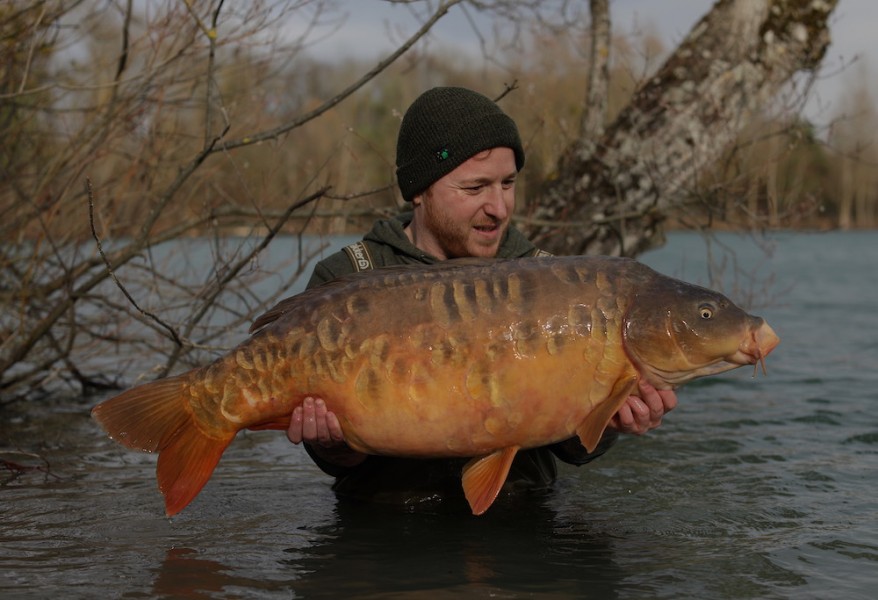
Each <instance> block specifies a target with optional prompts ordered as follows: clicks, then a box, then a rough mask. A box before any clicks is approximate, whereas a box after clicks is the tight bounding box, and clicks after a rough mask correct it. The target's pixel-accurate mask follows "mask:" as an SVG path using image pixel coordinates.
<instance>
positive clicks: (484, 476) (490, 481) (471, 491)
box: [463, 446, 518, 515]
mask: <svg viewBox="0 0 878 600" xmlns="http://www.w3.org/2000/svg"><path fill="white" fill-rule="evenodd" d="M517 452H518V446H511V447H509V448H504V449H503V450H497V451H496V452H494V453H493V454H489V455H487V456H483V457H482V458H474V459H472V460H471V461H469V462H468V463H466V465H465V466H464V467H463V493H464V494H465V495H466V500H467V502H469V505H470V508H471V509H472V511H473V514H474V515H480V514H482V513H484V512H485V511H486V510H488V508H490V506H491V504H493V503H494V500H496V499H497V494H499V493H500V488H502V487H503V484H504V483H505V482H506V477H507V476H508V475H509V468H510V467H511V466H512V460H513V459H514V458H515V454H516V453H517Z"/></svg>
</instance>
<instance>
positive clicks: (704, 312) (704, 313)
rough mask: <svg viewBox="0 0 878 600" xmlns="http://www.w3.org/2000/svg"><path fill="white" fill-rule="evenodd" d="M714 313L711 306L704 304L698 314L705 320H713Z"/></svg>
mask: <svg viewBox="0 0 878 600" xmlns="http://www.w3.org/2000/svg"><path fill="white" fill-rule="evenodd" d="M713 311H714V308H713V306H711V305H710V304H702V305H701V306H699V307H698V314H699V315H701V318H702V319H705V320H707V319H712V318H713Z"/></svg>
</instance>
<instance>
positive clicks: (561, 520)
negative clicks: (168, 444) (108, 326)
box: [0, 233, 878, 599]
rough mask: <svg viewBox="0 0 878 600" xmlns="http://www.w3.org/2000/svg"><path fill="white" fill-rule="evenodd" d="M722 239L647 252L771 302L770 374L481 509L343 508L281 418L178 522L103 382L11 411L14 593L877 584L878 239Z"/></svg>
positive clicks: (715, 391) (536, 594) (721, 382)
mask: <svg viewBox="0 0 878 600" xmlns="http://www.w3.org/2000/svg"><path fill="white" fill-rule="evenodd" d="M718 242H719V243H720V245H718V244H717V242H713V243H712V244H711V245H710V247H709V249H710V250H711V252H714V258H715V259H716V260H715V261H714V267H715V268H714V269H713V271H712V272H713V275H714V280H713V281H712V282H711V279H710V277H709V272H708V269H707V267H706V261H705V256H706V255H707V249H708V247H707V246H706V245H705V242H704V241H703V240H702V239H701V238H700V237H699V236H697V235H694V234H674V235H672V236H671V237H670V240H669V243H668V245H667V246H666V247H664V248H662V249H661V250H659V251H656V252H652V253H649V254H647V255H645V256H644V257H643V261H644V262H646V263H648V264H650V265H651V266H654V267H655V268H657V269H659V270H661V271H662V272H665V273H667V274H670V275H674V276H678V277H681V278H684V279H687V280H689V281H692V282H696V283H703V284H707V283H710V284H711V285H719V284H720V283H721V284H722V285H723V286H724V287H725V288H726V291H727V293H728V294H729V295H730V296H731V297H732V298H733V299H735V300H741V299H746V300H748V301H752V302H753V304H754V305H755V306H756V308H754V309H753V310H754V312H757V313H759V314H762V315H763V316H765V317H767V319H768V320H769V322H770V323H771V324H772V326H773V327H774V328H775V329H776V331H777V332H778V334H779V335H780V337H781V338H782V343H781V345H780V346H779V347H778V349H777V351H776V352H775V353H774V354H772V356H771V357H770V358H769V360H768V361H767V367H768V376H767V377H763V376H761V375H760V376H758V377H754V376H753V375H754V374H753V371H752V370H750V369H746V368H745V369H739V370H737V371H735V372H733V373H730V374H726V375H723V376H719V377H714V378H710V379H706V380H703V381H700V382H695V383H692V384H690V385H688V386H686V387H685V388H683V389H682V390H681V391H680V393H679V398H680V406H679V408H678V409H677V410H676V411H674V412H673V413H671V414H670V415H669V416H668V417H667V419H666V422H665V424H664V425H663V426H662V427H661V428H660V429H658V430H657V431H655V432H651V433H650V434H648V435H646V436H643V437H637V438H635V437H626V438H624V439H623V440H622V441H621V442H620V443H619V444H617V446H616V447H615V448H614V449H612V450H611V451H610V452H609V453H608V454H607V455H606V456H604V457H603V458H601V459H599V460H598V461H595V462H594V463H592V464H590V465H587V466H585V467H581V468H578V469H577V468H573V467H566V466H565V467H563V468H562V470H561V476H560V478H559V481H558V482H557V483H556V485H555V486H554V487H553V488H552V489H551V490H548V491H545V492H541V493H531V494H527V495H524V496H520V497H514V498H503V499H501V500H500V501H498V503H497V504H495V505H494V506H493V507H492V508H491V509H490V510H489V511H488V513H486V514H485V515H484V516H482V517H478V518H476V517H473V516H471V515H469V514H467V511H466V510H465V507H450V508H447V509H445V510H443V511H441V512H437V511H433V512H429V511H422V512H413V513H412V512H405V511H401V510H393V509H390V508H387V507H377V506H362V505H353V504H350V503H347V502H339V501H338V500H337V499H336V498H335V497H334V495H333V494H332V492H331V491H330V489H329V484H330V481H329V480H328V479H327V478H325V477H324V476H323V475H322V474H321V473H320V472H319V471H318V470H317V469H316V468H315V467H314V466H313V465H312V464H311V463H310V461H309V460H308V459H307V457H306V456H305V454H304V452H302V451H301V449H298V448H294V447H292V446H291V445H290V444H289V443H288V442H286V440H285V439H284V438H283V436H282V435H281V434H279V433H277V432H255V433H254V432H245V433H242V434H240V435H239V437H238V438H237V440H236V441H235V442H234V443H233V444H232V446H231V447H230V449H229V450H228V451H227V452H226V455H225V456H224V458H223V460H222V462H221V463H220V465H219V468H218V469H217V471H216V473H215V474H214V476H213V478H212V479H211V481H210V482H209V483H208V485H207V486H206V488H205V489H204V491H203V492H202V493H201V494H200V495H199V496H198V498H196V500H195V501H194V502H193V503H192V504H191V505H190V506H189V507H188V508H187V509H186V510H184V511H183V512H182V513H181V514H180V515H178V516H176V517H174V518H173V519H168V518H166V517H164V513H163V504H162V501H161V498H160V496H159V494H158V492H157V490H156V485H155V480H154V468H155V458H154V457H153V456H151V455H145V454H139V453H136V452H131V451H128V450H126V449H124V448H121V447H119V446H117V445H116V444H114V443H112V442H111V441H110V440H108V439H107V438H106V437H104V435H103V434H102V432H101V431H100V430H99V428H98V426H97V425H96V424H95V423H94V422H93V421H91V420H90V418H89V416H88V410H89V409H90V408H91V406H93V405H94V404H96V403H97V402H98V401H100V399H101V398H99V397H94V398H85V399H73V400H71V399H68V398H55V399H52V400H51V401H49V402H46V403H43V404H40V405H39V406H38V407H36V408H34V407H28V410H27V411H25V410H23V409H24V408H25V407H19V408H15V409H12V410H9V411H6V412H4V413H3V414H2V415H0V417H2V420H0V459H2V460H5V461H7V463H5V464H8V463H13V462H14V463H17V464H18V465H21V466H24V467H28V468H27V469H26V470H6V469H4V470H0V515H2V519H0V595H2V597H4V598H46V597H63V598H92V597H96V596H100V597H116V598H145V597H167V598H317V597H332V598H341V597H344V598H388V597H391V598H444V597H451V596H455V597H460V596H464V597H492V598H497V597H499V598H547V599H555V598H571V597H576V598H681V597H710V598H789V597H796V598H827V597H833V598H851V599H856V598H864V599H865V598H872V597H874V589H876V586H878V493H876V492H878V416H876V410H875V408H876V391H875V390H876V389H878V311H876V306H875V299H876V298H878V271H876V267H875V265H876V264H878V234H876V233H844V234H842V233H830V234H777V235H774V236H773V237H772V238H771V239H770V240H769V243H768V244H767V245H765V246H763V247H757V246H756V245H754V243H753V241H752V240H751V239H750V238H747V237H739V236H732V235H724V236H721V237H720V238H719V240H718ZM723 245H724V247H725V248H726V249H727V250H731V251H732V253H731V254H727V253H725V254H724V253H723ZM766 252H767V253H766ZM717 265H719V267H718V268H716V267H717Z"/></svg>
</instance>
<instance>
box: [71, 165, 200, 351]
mask: <svg viewBox="0 0 878 600" xmlns="http://www.w3.org/2000/svg"><path fill="white" fill-rule="evenodd" d="M85 193H86V195H87V196H88V224H89V227H90V228H91V234H92V236H93V237H94V239H95V243H96V244H97V247H98V253H99V254H100V255H101V258H103V260H104V264H105V265H106V266H107V273H108V274H109V276H110V278H111V279H112V280H113V282H114V283H115V284H116V287H118V288H119V289H120V290H121V291H122V293H123V294H124V295H125V297H126V298H127V299H128V302H130V303H131V305H132V306H133V307H134V308H136V309H137V310H138V312H140V314H142V315H143V316H145V317H147V318H149V319H152V320H153V321H154V322H155V323H157V324H158V325H160V326H161V327H163V328H164V329H165V330H166V331H167V332H168V333H169V334H170V335H171V337H172V338H173V339H174V342H175V343H176V344H177V346H178V347H182V346H183V341H182V340H181V339H180V336H178V335H177V331H176V330H175V329H174V328H173V327H171V326H170V325H168V324H167V323H165V322H164V321H162V320H161V319H160V318H159V317H158V316H157V315H155V314H153V313H151V312H149V311H148V310H144V309H143V308H141V307H140V305H138V304H137V301H136V300H135V299H134V298H132V297H131V294H129V293H128V290H127V289H125V286H124V285H122V282H121V281H119V279H118V278H117V277H116V273H115V272H114V271H113V266H112V265H111V264H110V261H109V260H108V259H107V256H106V254H104V247H103V244H102V243H101V238H100V236H98V232H97V230H96V229H95V219H94V216H95V215H94V191H93V190H92V186H91V179H90V178H88V177H86V178H85Z"/></svg>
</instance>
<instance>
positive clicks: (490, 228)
mask: <svg viewBox="0 0 878 600" xmlns="http://www.w3.org/2000/svg"><path fill="white" fill-rule="evenodd" d="M473 229H475V230H476V231H478V232H479V233H494V232H496V231H499V230H500V223H499V222H495V223H483V224H481V225H473Z"/></svg>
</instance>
